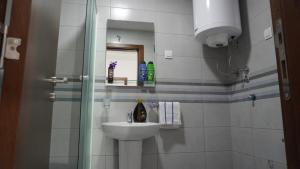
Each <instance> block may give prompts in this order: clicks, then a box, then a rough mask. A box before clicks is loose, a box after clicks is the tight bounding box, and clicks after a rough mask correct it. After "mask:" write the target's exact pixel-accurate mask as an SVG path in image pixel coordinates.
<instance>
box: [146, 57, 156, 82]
mask: <svg viewBox="0 0 300 169" xmlns="http://www.w3.org/2000/svg"><path fill="white" fill-rule="evenodd" d="M154 74H155V71H154V64H153V62H152V61H150V62H149V63H148V65H147V81H149V82H153V81H154Z"/></svg>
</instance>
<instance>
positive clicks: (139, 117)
mask: <svg viewBox="0 0 300 169" xmlns="http://www.w3.org/2000/svg"><path fill="white" fill-rule="evenodd" d="M146 119H147V112H146V108H145V106H144V105H143V100H141V99H138V100H137V105H136V106H135V109H134V112H133V121H134V122H136V123H144V122H146Z"/></svg>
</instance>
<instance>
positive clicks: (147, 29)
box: [106, 20, 156, 87]
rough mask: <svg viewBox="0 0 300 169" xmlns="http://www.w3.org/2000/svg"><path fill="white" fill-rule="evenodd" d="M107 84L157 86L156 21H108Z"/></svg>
mask: <svg viewBox="0 0 300 169" xmlns="http://www.w3.org/2000/svg"><path fill="white" fill-rule="evenodd" d="M106 38H107V39H106V85H107V86H131V87H132V86H139V87H154V85H155V66H156V64H155V60H154V59H155V52H154V50H155V49H154V47H155V40H154V24H153V23H149V22H133V21H119V20H108V21H107V36H106Z"/></svg>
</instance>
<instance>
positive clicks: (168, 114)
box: [159, 102, 181, 126]
mask: <svg viewBox="0 0 300 169" xmlns="http://www.w3.org/2000/svg"><path fill="white" fill-rule="evenodd" d="M159 123H160V124H162V125H176V126H178V125H181V112H180V103H179V102H159Z"/></svg>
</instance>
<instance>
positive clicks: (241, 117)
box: [230, 0, 286, 169]
mask: <svg viewBox="0 0 300 169" xmlns="http://www.w3.org/2000/svg"><path fill="white" fill-rule="evenodd" d="M240 2H241V4H240V6H241V13H242V18H243V19H242V22H243V31H244V32H243V35H242V37H241V38H240V40H239V49H235V50H234V55H233V58H234V59H233V61H234V62H235V64H241V63H242V64H247V65H248V67H249V68H250V72H251V73H252V74H253V73H254V72H265V71H266V70H276V58H275V48H274V39H273V38H271V39H269V40H265V39H264V36H263V32H264V30H265V29H266V28H268V27H269V26H271V25H272V20H271V11H270V4H269V0H247V1H240ZM270 82H271V83H270ZM272 82H273V84H272ZM274 82H275V83H274ZM276 82H277V83H276ZM268 83H269V85H266V86H265V87H264V88H255V87H254V88H253V87H252V88H251V87H249V86H251V85H253V84H257V85H259V84H268ZM245 87H246V88H249V90H247V91H240V92H239V93H235V94H233V95H232V96H231V97H232V99H233V100H236V98H238V97H239V96H241V95H248V94H256V95H257V96H259V97H260V98H261V99H259V100H257V101H255V102H253V103H252V102H251V101H237V102H234V103H231V104H230V112H231V136H232V151H233V169H248V168H252V169H271V168H274V169H279V168H280V169H284V168H286V159H285V148H284V143H283V138H284V137H283V124H282V114H281V105H280V98H279V94H278V93H279V89H278V77H277V73H276V71H275V72H274V73H272V74H270V75H268V76H264V77H260V78H257V79H252V80H251V81H250V83H248V84H246V85H245V86H244V88H245ZM241 89H242V85H241V84H237V85H234V86H233V90H235V91H238V90H241ZM261 95H265V96H266V98H265V99H264V98H263V97H261Z"/></svg>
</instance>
